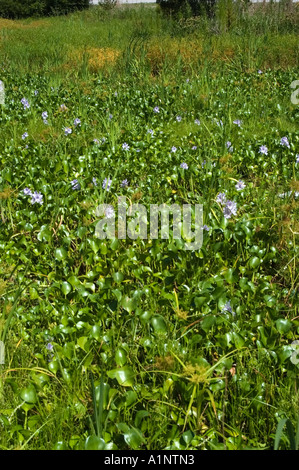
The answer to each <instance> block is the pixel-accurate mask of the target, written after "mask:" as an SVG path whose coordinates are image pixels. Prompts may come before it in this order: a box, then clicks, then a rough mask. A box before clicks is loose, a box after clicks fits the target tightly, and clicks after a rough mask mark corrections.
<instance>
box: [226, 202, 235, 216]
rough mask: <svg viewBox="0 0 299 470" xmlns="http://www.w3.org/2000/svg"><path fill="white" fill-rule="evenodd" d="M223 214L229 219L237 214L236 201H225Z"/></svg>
mask: <svg viewBox="0 0 299 470" xmlns="http://www.w3.org/2000/svg"><path fill="white" fill-rule="evenodd" d="M223 215H224V217H225V218H226V219H230V218H231V216H232V215H237V203H236V202H234V201H226V203H225V207H224V209H223Z"/></svg>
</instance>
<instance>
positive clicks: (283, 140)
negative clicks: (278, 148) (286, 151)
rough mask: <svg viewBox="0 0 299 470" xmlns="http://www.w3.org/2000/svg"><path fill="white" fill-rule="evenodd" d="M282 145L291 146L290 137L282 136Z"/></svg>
mask: <svg viewBox="0 0 299 470" xmlns="http://www.w3.org/2000/svg"><path fill="white" fill-rule="evenodd" d="M280 145H282V146H283V147H288V148H290V143H289V141H288V138H287V137H282V139H281V141H280Z"/></svg>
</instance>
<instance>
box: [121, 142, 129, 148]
mask: <svg viewBox="0 0 299 470" xmlns="http://www.w3.org/2000/svg"><path fill="white" fill-rule="evenodd" d="M122 149H123V150H130V146H129V145H128V144H127V143H126V142H125V143H123V145H122Z"/></svg>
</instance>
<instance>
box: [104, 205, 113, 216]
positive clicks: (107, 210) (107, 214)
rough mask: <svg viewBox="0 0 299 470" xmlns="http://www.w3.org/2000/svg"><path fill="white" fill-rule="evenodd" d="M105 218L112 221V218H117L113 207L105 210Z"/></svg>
mask: <svg viewBox="0 0 299 470" xmlns="http://www.w3.org/2000/svg"><path fill="white" fill-rule="evenodd" d="M105 216H106V217H107V219H112V217H114V216H115V212H114V209H113V207H111V206H108V207H107V208H106V209H105Z"/></svg>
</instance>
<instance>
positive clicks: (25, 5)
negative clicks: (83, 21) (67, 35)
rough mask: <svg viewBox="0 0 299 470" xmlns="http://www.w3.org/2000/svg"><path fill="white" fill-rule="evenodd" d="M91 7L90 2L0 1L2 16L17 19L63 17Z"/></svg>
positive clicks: (54, 0)
mask: <svg viewBox="0 0 299 470" xmlns="http://www.w3.org/2000/svg"><path fill="white" fill-rule="evenodd" d="M88 7H89V0H41V1H40V0H0V16H1V17H3V18H9V19H17V18H27V17H30V16H47V15H61V14H66V13H70V12H71V11H75V10H83V9H84V8H88Z"/></svg>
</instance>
